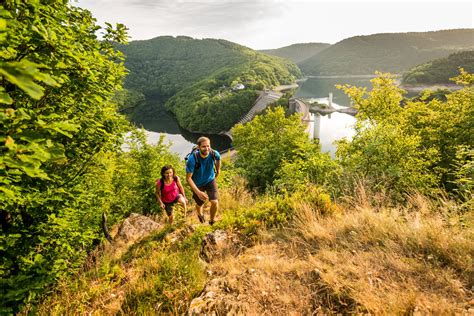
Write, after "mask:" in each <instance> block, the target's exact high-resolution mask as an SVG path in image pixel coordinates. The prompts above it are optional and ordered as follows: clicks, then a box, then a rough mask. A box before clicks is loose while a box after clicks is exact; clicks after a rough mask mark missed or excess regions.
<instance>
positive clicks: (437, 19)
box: [73, 0, 474, 49]
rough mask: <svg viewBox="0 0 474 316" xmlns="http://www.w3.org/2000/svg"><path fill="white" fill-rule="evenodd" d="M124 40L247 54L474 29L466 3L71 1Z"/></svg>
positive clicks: (473, 9)
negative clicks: (182, 41) (234, 46)
mask: <svg viewBox="0 0 474 316" xmlns="http://www.w3.org/2000/svg"><path fill="white" fill-rule="evenodd" d="M73 4H74V5H76V6H79V7H81V8H84V9H88V10H90V11H91V12H92V14H93V16H94V17H95V18H96V19H97V23H98V24H99V25H102V26H103V25H104V22H109V23H113V24H115V23H123V24H125V25H126V26H127V27H128V28H129V31H128V34H129V36H130V40H145V39H150V38H154V37H157V36H162V35H172V36H178V35H185V36H190V37H193V38H199V39H201V38H216V39H225V40H228V41H231V42H235V43H238V44H241V45H244V46H247V47H250V48H253V49H268V48H279V47H283V46H288V45H291V44H295V43H309V42H313V43H330V44H334V43H336V42H339V41H341V40H343V39H345V38H348V37H352V36H357V35H369V34H375V33H395V32H425V31H435V30H445V29H456V28H474V20H473V19H474V18H473V16H474V4H473V2H472V1H465V0H460V1H459V0H451V1H449V0H448V1H446V0H443V1H425V0H411V1H410V0H401V1H397V2H394V1H390V0H378V1H373V0H368V1H357V0H334V1H330V2H329V1H327V0H326V1H322V0H315V1H309V0H299V1H298V0H253V1H249V0H76V2H75V3H74V2H73Z"/></svg>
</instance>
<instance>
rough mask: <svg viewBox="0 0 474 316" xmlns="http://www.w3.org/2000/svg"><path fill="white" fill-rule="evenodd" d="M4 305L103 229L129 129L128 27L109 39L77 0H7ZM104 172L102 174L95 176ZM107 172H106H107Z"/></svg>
mask: <svg viewBox="0 0 474 316" xmlns="http://www.w3.org/2000/svg"><path fill="white" fill-rule="evenodd" d="M0 17H1V18H0V56H1V60H0V82H1V83H2V84H1V87H0V103H2V108H1V110H0V122H1V126H2V127H3V128H2V130H1V134H0V143H1V144H0V151H1V153H2V155H1V158H0V208H1V209H2V211H1V217H0V220H1V224H2V230H1V235H0V243H1V247H0V249H1V253H2V254H1V270H0V277H1V284H0V287H1V288H2V290H1V291H2V292H1V299H0V300H1V302H2V305H1V307H0V313H6V312H12V311H15V310H16V309H17V307H18V305H19V304H20V303H21V302H23V301H24V300H25V299H27V300H32V299H34V298H35V296H36V295H37V293H40V292H41V291H42V289H43V288H44V286H45V285H48V284H51V283H52V282H54V280H56V279H57V278H59V277H60V276H61V275H63V274H65V273H68V272H70V271H74V268H77V267H78V265H79V264H80V259H81V258H84V256H85V255H86V253H87V250H88V249H89V248H90V246H91V245H92V243H94V242H95V240H97V238H98V236H99V235H98V234H97V231H98V223H99V220H100V214H101V209H100V205H101V202H102V201H103V199H102V197H103V196H105V195H106V193H107V191H101V189H100V188H98V186H100V181H101V180H104V179H106V176H105V175H104V174H103V172H102V171H103V170H105V169H104V168H105V167H104V166H105V165H104V163H103V162H101V160H100V156H101V155H102V154H105V153H107V152H109V151H114V150H117V149H118V148H119V146H120V144H121V139H122V134H123V133H124V131H125V130H126V126H127V125H126V122H125V120H124V119H123V118H122V117H121V116H120V115H119V114H118V113H117V111H116V105H115V104H114V103H113V102H111V101H110V100H111V98H112V96H113V95H114V94H115V93H116V91H117V90H118V89H120V88H121V84H122V79H123V77H124V75H125V69H124V67H123V62H122V55H121V53H119V52H117V51H115V50H114V48H113V47H112V45H111V41H117V42H123V41H124V40H125V38H126V34H125V27H124V26H123V25H120V24H119V25H117V28H116V29H114V28H113V27H112V26H111V25H110V24H107V26H106V28H105V31H104V36H103V40H102V41H99V40H98V39H97V37H96V35H95V33H96V32H97V31H98V30H99V27H97V26H96V25H95V19H93V18H92V16H91V14H90V12H88V11H86V10H83V9H80V8H77V7H74V6H72V5H70V4H69V3H68V1H65V0H63V1H49V2H39V1H13V0H7V1H4V2H2V6H1V7H0ZM94 173H96V174H97V175H96V176H92V175H93V174H94ZM104 177H105V178H104Z"/></svg>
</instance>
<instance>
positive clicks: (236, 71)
mask: <svg viewBox="0 0 474 316" xmlns="http://www.w3.org/2000/svg"><path fill="white" fill-rule="evenodd" d="M118 48H119V49H120V50H121V51H122V52H123V53H124V54H125V56H126V59H125V66H126V68H127V69H128V70H129V75H128V76H127V78H126V81H125V87H126V88H127V89H128V90H131V91H138V92H140V93H143V94H144V95H145V97H146V98H148V99H153V100H161V101H162V102H166V101H167V103H166V107H167V108H168V109H169V110H170V111H172V112H173V113H174V114H175V115H176V117H177V119H178V123H179V124H180V125H181V126H182V127H183V128H185V129H187V130H190V131H196V132H205V133H216V132H220V131H223V130H228V129H230V127H232V126H233V125H234V123H235V122H237V121H238V120H239V119H240V118H241V116H242V115H243V114H244V113H245V112H247V111H248V110H249V109H250V108H251V106H252V104H253V102H254V101H255V99H256V97H257V95H258V92H259V91H260V90H262V89H264V88H265V87H266V88H270V87H272V86H276V85H280V84H288V83H292V82H294V81H295V80H296V79H297V78H299V77H301V72H300V70H299V69H298V67H297V66H296V65H295V64H293V63H292V62H290V61H288V60H285V59H283V58H279V57H276V56H268V55H266V54H263V53H259V52H256V51H253V50H252V49H250V48H247V47H244V46H241V45H238V44H235V43H232V42H228V41H225V40H216V39H203V40H198V39H193V38H190V37H183V36H180V37H176V38H175V37H171V36H164V37H157V38H154V39H151V40H146V41H134V42H131V43H130V44H129V45H127V46H123V45H120V46H118ZM239 84H241V85H239ZM236 86H240V87H241V88H240V89H235V87H236ZM151 104H153V103H152V102H147V103H145V106H146V107H152V106H156V105H151ZM155 104H156V102H155ZM146 110H150V109H146ZM145 112H146V111H145ZM148 112H149V111H148ZM140 119H141V117H140V116H138V117H137V116H136V117H134V120H135V121H136V122H137V121H138V122H140Z"/></svg>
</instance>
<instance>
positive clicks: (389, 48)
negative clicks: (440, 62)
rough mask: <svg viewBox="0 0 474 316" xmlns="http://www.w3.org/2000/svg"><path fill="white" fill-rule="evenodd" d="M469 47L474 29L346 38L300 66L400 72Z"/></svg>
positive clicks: (327, 71) (321, 71) (336, 71)
mask: <svg viewBox="0 0 474 316" xmlns="http://www.w3.org/2000/svg"><path fill="white" fill-rule="evenodd" d="M467 49H474V29H457V30H444V31H434V32H416V33H415V32H413V33H385V34H374V35H368V36H355V37H351V38H348V39H345V40H342V41H340V42H338V43H336V44H334V45H332V46H331V47H329V48H327V49H325V50H323V51H321V52H320V53H318V54H316V55H315V56H313V57H311V58H308V59H306V60H305V61H303V62H301V63H299V64H298V66H299V67H300V68H301V70H302V71H303V73H305V74H306V75H347V74H352V75H362V74H373V73H374V72H375V71H376V70H378V71H388V72H392V73H400V72H403V71H405V70H407V69H409V68H411V67H413V66H415V65H418V64H421V63H424V62H427V61H429V60H432V59H435V58H441V57H447V56H448V55H449V54H451V53H454V52H458V51H460V50H467Z"/></svg>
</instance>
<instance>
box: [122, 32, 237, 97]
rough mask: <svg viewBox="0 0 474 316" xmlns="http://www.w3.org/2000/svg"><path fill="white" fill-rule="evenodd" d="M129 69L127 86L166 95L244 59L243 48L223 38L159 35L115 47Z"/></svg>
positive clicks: (149, 93)
mask: <svg viewBox="0 0 474 316" xmlns="http://www.w3.org/2000/svg"><path fill="white" fill-rule="evenodd" d="M117 48H118V49H119V50H120V51H122V52H123V53H124V55H125V57H126V58H125V66H126V68H127V69H128V70H129V71H130V72H129V74H128V75H127V78H126V79H125V87H126V88H127V89H132V90H137V91H140V92H142V93H144V94H145V96H147V97H150V96H160V97H170V96H172V95H174V94H176V92H178V91H179V90H181V89H183V88H184V87H187V86H189V85H190V84H192V83H195V82H197V81H199V80H201V79H203V78H206V77H208V76H209V75H211V74H212V73H213V72H214V71H216V70H218V69H221V68H223V67H231V66H237V65H241V64H243V63H245V61H246V58H245V56H244V55H243V54H242V53H241V52H242V51H243V50H245V49H246V48H245V47H243V46H240V45H238V44H234V43H231V42H228V41H225V40H214V39H204V40H196V39H193V38H191V37H186V36H178V37H173V36H160V37H156V38H153V39H150V40H143V41H132V42H130V44H128V45H118V47H117Z"/></svg>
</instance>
